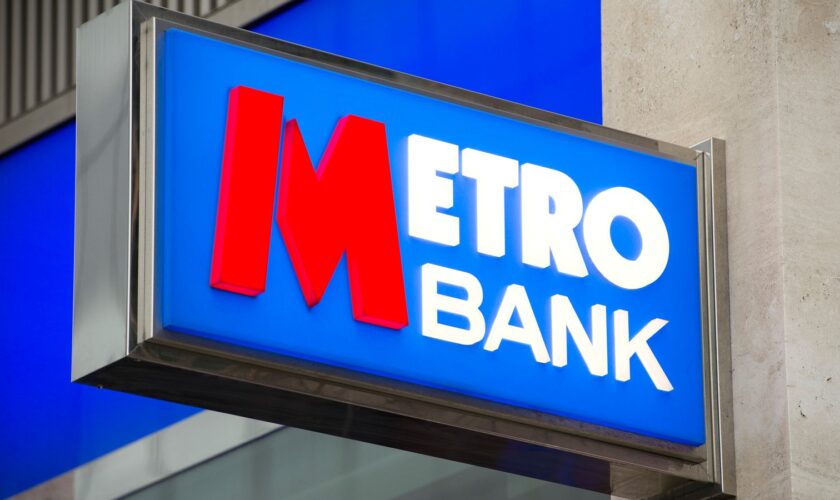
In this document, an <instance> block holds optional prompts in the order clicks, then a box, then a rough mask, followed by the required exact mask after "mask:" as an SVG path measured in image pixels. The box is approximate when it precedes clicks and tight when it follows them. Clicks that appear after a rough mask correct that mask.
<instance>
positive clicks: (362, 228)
mask: <svg viewBox="0 0 840 500" xmlns="http://www.w3.org/2000/svg"><path fill="white" fill-rule="evenodd" d="M246 94H247V95H248V96H249V98H248V99H243V98H242V96H243V95H246ZM278 98H279V96H275V95H273V94H268V93H265V92H260V91H254V90H252V89H246V88H244V87H237V88H236V89H234V90H233V91H232V92H231V97H230V101H229V106H228V124H227V132H226V139H225V156H224V158H225V161H224V165H223V167H222V185H221V189H220V195H219V208H218V214H217V218H216V242H215V245H214V248H213V270H212V272H211V286H213V287H215V288H220V289H223V290H228V291H232V292H237V293H243V294H245V295H252V296H254V295H258V294H260V293H262V292H263V291H264V290H265V276H266V270H267V259H268V243H269V240H270V231H271V212H270V210H269V211H268V213H266V211H265V207H266V199H265V197H266V196H270V198H269V199H268V200H267V204H268V206H270V205H271V203H272V202H273V198H274V196H273V195H274V190H273V187H272V189H271V190H270V194H269V195H266V192H268V190H266V189H255V188H254V186H262V185H264V183H268V185H270V186H273V185H274V181H275V172H276V164H277V157H278V149H279V144H278V142H279V141H276V140H275V141H271V140H263V141H259V142H256V141H248V140H243V139H242V138H243V137H251V136H254V135H259V136H261V137H265V134H268V135H270V134H275V135H274V136H273V137H276V138H279V136H280V123H281V116H282V101H281V102H280V104H279V105H278V104H273V103H275V102H276V101H277V99H278ZM266 128H268V129H269V130H268V131H266ZM239 147H249V148H260V153H259V154H256V153H255V152H254V151H253V150H251V151H250V152H249V153H248V154H237V149H238V148H239ZM280 168H281V174H280V195H279V200H278V205H277V223H278V225H279V226H280V230H281V232H282V234H283V239H284V240H285V243H286V248H287V250H288V253H289V256H290V257H291V260H292V265H293V267H294V269H295V273H296V274H297V278H298V282H299V283H300V287H301V289H302V291H303V296H304V298H305V300H306V303H307V304H308V305H309V307H313V306H315V305H316V304H318V302H319V301H320V300H321V297H322V296H323V294H324V292H325V291H326V288H327V285H328V284H329V282H330V279H331V278H332V275H333V273H334V272H335V268H336V266H337V265H338V262H339V261H340V260H341V257H342V255H346V256H347V268H348V272H349V281H350V290H351V299H352V302H353V316H354V317H355V318H356V319H357V320H359V321H364V322H366V323H372V324H375V325H380V326H385V327H388V328H395V329H398V328H402V327H404V326H406V325H407V324H408V314H407V312H406V301H405V287H404V284H403V275H402V262H401V259H400V247H399V239H398V233H397V219H396V213H395V211H394V198H393V193H392V187H391V168H390V163H389V160H388V144H387V141H386V137H385V126H384V125H383V124H382V123H380V122H376V121H373V120H368V119H366V118H361V117H358V116H352V115H350V116H346V117H344V118H342V119H341V120H340V121H339V122H338V125H337V126H336V128H335V130H334V131H333V134H332V138H331V139H330V142H329V145H328V146H327V149H326V151H325V152H324V154H323V156H322V158H321V161H320V163H319V165H318V170H317V172H316V171H315V169H314V168H313V165H312V161H311V160H310V157H309V153H308V151H307V149H306V145H305V143H304V141H303V137H302V136H301V133H300V129H299V128H298V125H297V122H296V121H295V120H291V121H289V122H288V123H287V124H286V130H285V133H284V135H283V155H282V162H281V167H280ZM255 177H259V179H256V180H255ZM256 198H262V199H261V200H258V199H256ZM241 207H246V209H245V210H242V209H241ZM248 207H251V208H248ZM230 238H237V239H240V240H242V239H245V240H247V241H248V243H247V245H244V248H243V244H241V243H237V242H236V241H230ZM227 248H235V249H237V251H236V252H231V251H229V250H227Z"/></svg>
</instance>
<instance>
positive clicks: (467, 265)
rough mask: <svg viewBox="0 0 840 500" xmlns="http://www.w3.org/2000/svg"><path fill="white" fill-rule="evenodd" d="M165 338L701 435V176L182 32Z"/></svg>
mask: <svg viewBox="0 0 840 500" xmlns="http://www.w3.org/2000/svg"><path fill="white" fill-rule="evenodd" d="M158 69H159V71H158V73H157V74H158V75H159V76H158V78H159V82H158V85H157V89H158V94H157V95H158V97H157V110H156V114H155V116H156V120H157V124H158V126H157V127H156V144H157V160H156V162H155V183H156V191H155V193H156V194H155V196H156V203H155V224H156V231H155V245H156V252H155V263H156V266H157V269H158V271H157V272H158V279H157V280H156V283H157V284H158V285H159V287H160V306H159V309H158V311H159V312H160V322H161V326H162V328H163V329H165V330H166V331H171V332H177V333H179V334H181V335H189V336H194V337H199V338H202V339H205V340H210V341H213V342H216V343H218V345H223V346H225V345H229V346H238V347H244V348H246V349H249V350H252V351H255V352H259V353H266V354H272V355H273V354H276V355H279V356H282V357H284V359H286V358H292V359H298V360H303V361H306V362H311V363H315V365H313V366H324V365H326V366H330V367H333V368H337V369H341V370H349V371H351V372H355V373H363V374H366V375H369V376H374V377H377V378H381V379H387V380H393V381H397V382H400V383H407V384H410V386H415V387H425V388H428V389H430V390H440V391H446V392H449V393H455V394H459V395H463V396H467V397H470V398H478V399H481V400H484V401H489V402H492V403H496V404H501V405H506V406H508V407H515V408H519V409H523V410H527V411H534V412H541V413H546V414H550V415H557V416H560V417H564V418H569V419H573V420H577V421H581V422H586V423H590V424H595V425H599V426H607V427H610V428H613V429H618V430H622V431H627V432H633V433H637V434H643V435H646V436H649V437H654V438H659V439H664V440H668V441H673V442H677V443H684V444H689V445H692V446H697V445H700V444H702V443H704V442H705V439H706V435H705V432H706V425H705V409H704V392H703V388H704V372H703V329H702V309H701V293H700V292H701V285H700V283H701V281H700V273H701V269H700V244H699V241H700V233H701V231H700V226H699V214H700V208H698V207H699V205H698V172H697V167H696V164H695V163H694V162H692V161H689V160H681V161H678V160H675V159H671V158H670V157H664V156H659V155H653V154H649V153H645V152H641V151H636V150H633V149H629V148H627V147H624V146H622V145H620V144H613V143H609V142H606V141H604V140H600V139H597V138H595V137H594V136H592V137H590V136H578V135H574V134H572V133H569V132H568V131H566V130H565V129H562V128H560V127H557V126H554V125H552V124H551V123H549V122H543V121H527V120H525V119H524V118H523V119H520V118H518V117H517V116H509V115H503V114H500V113H497V112H496V111H494V110H492V109H487V108H480V107H473V106H472V105H468V104H463V103H460V102H453V101H448V100H445V99H443V98H438V97H434V96H430V95H425V94H419V93H415V92H413V91H412V90H410V89H406V88H399V87H396V86H391V85H390V84H387V83H382V81H373V80H368V79H365V78H363V77H360V76H359V75H357V74H349V73H342V72H340V71H337V70H335V69H331V68H330V67H323V66H316V65H313V64H309V63H307V62H302V61H298V60H292V59H288V58H284V57H282V56H278V55H275V54H269V53H265V52H260V51H258V50H253V49H251V48H248V47H244V46H237V45H233V44H230V43H227V42H223V41H221V40H215V39H211V38H208V37H206V36H203V35H200V34H195V33H189V32H185V31H182V30H179V29H168V30H166V32H165V33H164V37H163V39H162V41H161V47H160V56H159V68H158Z"/></svg>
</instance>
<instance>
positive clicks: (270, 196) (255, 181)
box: [211, 86, 673, 391]
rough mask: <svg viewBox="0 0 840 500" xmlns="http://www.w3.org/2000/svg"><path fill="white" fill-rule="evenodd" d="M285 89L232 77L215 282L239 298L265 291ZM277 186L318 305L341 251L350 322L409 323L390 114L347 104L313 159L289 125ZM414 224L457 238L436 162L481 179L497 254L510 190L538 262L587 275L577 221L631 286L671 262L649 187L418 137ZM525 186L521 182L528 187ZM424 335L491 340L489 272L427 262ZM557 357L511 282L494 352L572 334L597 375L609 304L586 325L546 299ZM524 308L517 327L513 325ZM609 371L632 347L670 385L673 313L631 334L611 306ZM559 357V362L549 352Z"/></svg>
mask: <svg viewBox="0 0 840 500" xmlns="http://www.w3.org/2000/svg"><path fill="white" fill-rule="evenodd" d="M282 118H283V97H281V96H278V95H275V94H271V93H267V92H262V91H259V90H255V89H251V88H247V87H241V86H240V87H236V88H234V89H233V90H232V91H231V93H230V100H229V105H228V120H227V133H226V140H225V152H224V164H223V167H222V182H221V187H220V194H219V206H218V215H217V227H216V238H215V243H214V251H213V267H212V272H211V285H212V286H213V287H215V288H219V289H223V290H228V291H231V292H235V293H240V294H243V295H249V296H255V295H258V294H260V293H262V292H263V291H264V290H265V278H266V272H267V268H268V255H269V242H270V235H271V224H272V217H271V212H272V210H271V208H272V205H273V202H274V190H275V189H274V187H275V185H276V171H277V164H278V156H279V152H280V137H281V128H282ZM282 137H283V139H282V143H283V145H282V151H283V152H282V158H281V159H280V172H281V174H280V186H279V196H278V202H277V212H276V220H277V224H278V226H279V227H280V229H281V231H282V234H283V238H284V240H285V243H286V248H287V250H288V252H289V256H290V257H291V260H292V264H293V265H294V269H295V272H296V274H297V278H298V281H299V283H300V287H301V290H302V291H303V295H304V298H305V300H306V303H307V304H308V305H309V307H314V306H315V305H316V304H318V302H320V300H321V297H322V296H323V294H324V291H325V290H326V288H327V285H328V284H329V282H330V279H331V278H332V275H333V273H334V271H335V268H336V266H337V265H338V263H339V261H340V260H341V258H342V256H344V255H346V257H347V266H348V273H349V282H350V289H351V295H352V303H353V315H354V317H355V319H356V320H358V321H363V322H366V323H370V324H374V325H379V326H384V327H387V328H392V329H400V328H403V327H405V326H407V325H408V312H407V308H406V294H405V285H404V283H403V269H402V263H401V257H400V246H399V238H398V232H397V217H396V213H395V207H394V197H393V194H392V191H391V174H390V171H391V166H390V161H389V155H388V145H387V140H386V128H385V125H384V124H382V123H380V122H376V121H373V120H369V119H366V118H362V117H358V116H353V115H349V116H346V117H344V118H341V119H340V120H339V122H338V125H337V126H336V128H335V130H334V132H333V134H332V137H331V139H330V142H329V144H328V146H327V148H326V151H325V152H324V154H323V156H322V159H321V161H320V163H319V165H318V168H317V170H316V169H314V168H313V163H312V160H311V159H310V155H309V152H308V151H307V148H306V145H305V143H304V140H303V137H302V135H301V132H300V129H299V127H298V125H297V121H296V120H290V121H289V122H288V123H287V124H286V128H285V132H284V133H283V135H282ZM408 148H409V157H408V165H407V168H408V171H409V174H408V179H409V234H410V235H411V236H414V237H419V238H421V239H425V240H427V241H432V242H435V243H439V244H442V245H447V246H456V245H458V244H459V242H460V227H459V221H458V220H457V218H454V217H452V216H450V215H446V214H444V213H442V212H440V211H439V210H440V209H446V208H451V206H452V201H451V200H452V192H451V190H452V188H451V185H449V184H448V183H447V181H446V179H445V178H444V177H440V176H438V172H443V173H448V174H456V173H458V172H459V170H460V172H461V175H463V176H465V177H468V178H470V179H472V180H473V181H474V182H475V189H476V207H475V208H476V213H477V221H478V226H477V251H478V252H480V253H483V254H485V255H490V256H493V257H503V256H504V255H505V252H506V250H505V249H506V242H505V228H504V219H505V216H504V210H505V203H504V199H505V191H506V190H508V189H512V188H516V187H519V188H520V189H521V190H522V191H523V193H522V218H523V221H522V243H523V246H522V260H523V263H525V264H528V265H532V266H534V267H537V268H549V267H550V262H551V261H552V260H553V262H554V267H555V268H556V271H557V272H560V273H564V274H567V275H570V276H577V277H584V276H587V275H588V274H589V272H588V270H587V269H586V265H585V263H584V260H583V256H582V254H581V250H580V247H579V245H578V242H577V239H576V237H575V234H574V232H573V230H574V229H575V227H577V226H578V225H579V224H580V223H581V221H583V225H584V227H583V235H584V241H585V242H586V248H587V250H588V252H589V255H590V258H591V259H592V261H593V262H594V263H595V265H596V267H597V268H598V270H599V271H600V272H601V273H602V274H603V275H604V276H605V277H606V278H607V279H609V280H610V281H611V282H613V283H614V284H615V285H616V286H620V287H622V288H628V289H637V288H642V287H644V286H647V285H649V284H651V283H652V282H654V281H655V280H656V279H657V278H659V276H660V275H661V274H662V272H663V271H664V270H665V266H666V265H667V262H668V252H669V243H668V231H667V229H666V227H665V223H664V221H663V220H662V217H661V215H660V214H659V212H658V211H657V209H656V207H655V206H654V205H653V204H652V203H651V202H650V201H649V200H648V199H647V198H646V197H645V196H644V195H643V194H641V193H639V192H638V191H635V190H633V189H629V188H625V187H616V188H611V189H607V190H605V191H602V192H601V193H598V194H597V195H596V196H595V197H594V198H593V199H592V201H591V202H590V204H589V206H588V208H587V211H586V215H585V216H584V209H583V201H582V198H581V194H580V191H579V189H578V187H577V185H576V184H575V182H574V180H572V179H571V178H570V177H568V176H567V175H566V174H564V173H562V172H560V171H559V170H554V169H549V168H545V167H541V166H538V165H533V164H523V165H522V166H521V172H520V166H519V163H518V162H517V161H516V160H513V159H510V158H504V157H501V156H498V155H494V154H491V153H486V152H482V151H478V150H474V149H464V150H463V151H461V162H460V163H461V165H460V169H459V161H458V153H459V152H458V148H457V146H455V145H453V144H448V143H445V142H442V141H437V140H434V139H430V138H427V137H423V136H418V135H412V136H411V137H409V139H408ZM520 184H521V186H520ZM617 217H624V218H626V219H628V220H629V221H630V222H631V223H632V224H633V225H634V226H635V227H636V228H637V230H638V231H639V234H640V236H641V240H642V245H641V250H640V254H639V255H638V256H636V257H635V258H632V259H629V258H626V257H624V256H623V255H622V254H621V253H620V252H619V251H618V250H617V249H616V248H615V246H614V244H613V241H612V236H611V227H612V224H613V221H614V220H615V219H616V218H617ZM421 273H422V276H423V279H422V282H421V283H422V285H421V286H422V292H421V295H422V297H423V298H422V319H423V324H422V333H423V335H425V336H428V337H433V338H437V339H440V340H445V341H449V342H453V343H457V344H464V345H471V344H476V343H478V342H480V341H482V340H484V337H485V323H486V321H485V318H484V317H483V316H482V315H481V313H480V312H479V308H478V306H480V305H481V301H482V296H483V290H482V287H481V283H480V282H479V281H478V280H477V279H476V278H475V277H474V276H472V275H469V274H467V273H464V272H463V271H459V270H455V269H449V268H445V267H441V266H435V265H434V264H432V263H429V264H425V265H424V266H423V267H422V271H421ZM441 283H443V284H446V285H449V286H455V287H459V288H461V289H463V290H464V291H466V298H464V299H459V298H456V297H452V296H447V295H441V294H440V293H439V292H438V285H439V284H441ZM441 311H444V312H449V313H452V314H455V315H459V316H462V317H464V318H466V319H467V320H468V322H469V326H468V327H467V328H457V327H453V326H451V325H445V324H441V323H439V322H438V319H437V316H438V313H439V312H441ZM550 312H551V323H552V333H551V345H552V354H553V356H550V355H549V352H548V349H547V346H546V343H545V341H544V340H543V335H542V333H541V331H540V328H539V326H538V325H537V322H536V319H535V317H534V311H533V307H532V305H531V303H530V300H529V299H528V295H527V291H526V290H525V288H524V287H522V286H520V285H516V284H513V285H510V286H509V287H508V288H507V290H506V292H505V294H504V297H503V299H502V303H501V305H500V306H499V309H498V312H497V314H496V317H495V319H494V321H493V323H492V326H491V328H490V332H489V336H488V338H487V340H486V342H485V345H484V348H485V349H486V350H489V351H495V350H497V349H499V348H500V346H501V343H502V341H512V342H518V343H521V344H525V345H528V346H529V347H530V348H531V350H532V352H533V355H534V358H535V360H536V361H537V362H539V363H547V362H549V361H552V363H553V365H554V366H556V367H564V366H566V364H567V358H568V355H567V349H568V347H567V344H568V342H569V339H571V341H572V342H573V343H574V344H575V346H576V347H577V349H578V351H579V352H580V354H581V355H582V356H583V359H584V361H585V363H586V365H587V367H588V368H589V371H590V373H591V374H592V375H595V376H604V375H607V373H608V349H607V323H608V320H607V309H606V306H604V305H602V304H595V305H593V306H591V316H592V327H591V332H587V331H586V330H585V329H584V327H583V326H582V323H581V320H580V318H579V316H578V314H577V313H576V312H575V310H574V308H573V307H572V304H571V302H570V301H569V299H568V297H566V296H564V295H560V294H557V295H553V296H552V297H551V307H550ZM515 316H518V318H519V319H520V322H521V325H515V324H513V318H514V317H515ZM612 323H613V339H614V356H615V360H614V367H615V377H616V379H617V380H620V381H627V380H629V379H630V377H631V373H630V360H631V358H633V357H634V356H637V357H638V359H639V360H640V361H641V363H642V366H643V367H644V369H645V370H646V371H647V373H648V375H649V376H650V378H651V380H652V381H653V383H654V385H655V386H656V387H657V389H659V390H662V391H671V390H673V386H672V385H671V382H670V381H669V379H668V376H667V375H666V374H665V372H664V371H663V369H662V367H661V365H660V364H659V362H658V361H657V359H656V356H655V355H654V353H653V351H652V350H651V348H650V346H649V345H648V340H649V339H650V338H651V337H652V336H653V335H654V334H656V333H657V332H659V331H660V330H661V329H662V328H663V327H664V326H665V325H666V324H667V323H668V322H667V320H664V319H660V318H654V319H651V320H650V321H649V322H648V323H647V324H645V326H644V327H642V328H641V330H639V332H637V333H636V334H635V335H633V336H632V337H631V336H630V332H629V327H628V311H625V310H616V311H614V312H613V315H612ZM552 358H553V359H552Z"/></svg>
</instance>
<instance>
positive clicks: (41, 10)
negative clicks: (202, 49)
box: [0, 0, 282, 128]
mask: <svg viewBox="0 0 840 500" xmlns="http://www.w3.org/2000/svg"><path fill="white" fill-rule="evenodd" d="M121 1H123V0H0V128H2V127H3V126H4V125H7V124H9V123H11V122H13V121H14V120H15V119H16V118H20V117H21V116H23V115H25V114H27V113H29V112H32V111H35V110H36V109H37V108H39V107H41V106H43V105H44V104H46V103H48V102H49V101H51V100H52V99H54V98H56V97H58V96H60V95H62V94H63V93H65V92H67V91H69V90H71V89H72V88H73V87H74V83H75V66H76V63H75V57H74V56H75V50H76V48H75V32H76V28H77V27H78V26H79V25H80V24H81V23H83V22H85V21H88V20H90V19H93V18H94V17H96V16H97V15H99V14H100V13H102V12H103V11H104V10H107V9H109V8H111V7H113V6H114V5H116V4H117V3H120V2H121ZM236 2H237V0H157V1H151V2H150V3H154V4H158V5H161V4H162V5H163V6H164V7H167V8H169V9H173V10H179V11H181V12H185V13H187V14H191V15H201V16H205V17H206V16H210V15H212V14H213V13H215V12H216V11H218V10H220V9H223V8H225V7H227V6H228V5H230V4H232V3H236ZM278 3H282V2H278Z"/></svg>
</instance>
